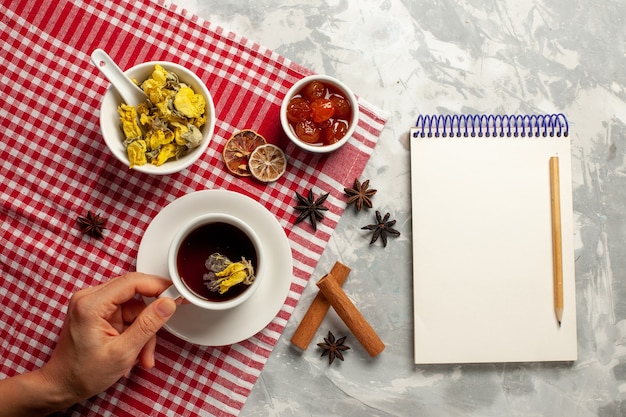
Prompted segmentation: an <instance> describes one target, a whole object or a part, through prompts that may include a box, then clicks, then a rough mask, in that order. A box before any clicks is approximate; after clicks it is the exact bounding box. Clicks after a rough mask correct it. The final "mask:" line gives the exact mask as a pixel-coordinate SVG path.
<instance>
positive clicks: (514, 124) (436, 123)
mask: <svg viewBox="0 0 626 417" xmlns="http://www.w3.org/2000/svg"><path fill="white" fill-rule="evenodd" d="M415 127H416V128H417V130H416V131H415V132H414V134H413V135H414V137H422V138H423V137H429V138H430V137H440V136H441V137H447V136H449V137H476V136H478V137H483V136H485V137H490V136H493V137H497V136H500V137H505V136H506V137H533V136H535V137H540V136H541V137H547V136H550V137H553V136H557V137H560V136H564V137H567V136H568V134H569V124H568V123H567V118H566V117H565V115H563V114H561V113H558V114H533V115H508V114H502V115H499V114H498V115H493V114H489V115H487V114H468V115H465V114H460V115H458V114H455V115H440V114H438V115H420V116H419V117H418V118H417V122H416V123H415Z"/></svg>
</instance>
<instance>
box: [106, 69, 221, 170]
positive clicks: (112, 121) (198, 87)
mask: <svg viewBox="0 0 626 417" xmlns="http://www.w3.org/2000/svg"><path fill="white" fill-rule="evenodd" d="M156 64H159V65H161V66H162V67H163V68H164V69H165V70H167V71H170V72H174V73H176V75H178V78H179V80H180V81H181V82H183V83H185V84H187V85H188V86H189V87H191V88H192V89H193V91H194V92H195V93H196V94H201V95H202V96H203V97H204V100H205V101H206V111H207V112H208V117H207V122H206V123H205V124H204V126H202V128H200V131H201V132H202V135H203V140H202V144H201V145H200V146H198V147H197V148H194V149H191V150H189V151H188V152H187V153H186V154H185V155H184V156H182V157H181V158H179V159H177V160H175V159H172V160H169V161H167V162H165V163H164V164H162V165H160V166H156V165H152V164H150V163H147V164H145V165H141V166H135V167H133V168H132V169H133V170H135V171H139V172H144V173H146V174H153V175H167V174H172V173H175V172H178V171H181V170H183V169H185V168H187V167H189V166H190V165H191V164H193V163H194V162H196V161H197V160H198V158H200V156H202V154H203V153H204V151H205V150H206V149H207V147H208V146H209V143H210V141H211V138H212V136H213V131H214V130H215V105H214V104H213V98H212V97H211V93H210V92H209V90H208V88H207V87H206V85H205V84H204V83H203V82H202V80H200V78H199V77H198V76H197V75H196V74H194V73H193V72H192V71H190V70H188V69H187V68H185V67H183V66H181V65H178V64H175V63H172V62H165V61H150V62H144V63H142V64H139V65H135V66H134V67H131V68H130V69H128V70H126V71H124V73H125V74H126V75H127V76H128V77H129V78H130V79H135V80H137V81H139V82H140V83H141V82H143V81H144V80H146V79H148V78H150V75H151V74H152V71H153V70H154V66H155V65H156ZM120 104H122V98H121V97H120V95H119V94H118V93H117V91H116V90H115V88H114V87H113V86H109V88H108V89H107V91H106V93H105V94H104V96H103V99H102V105H101V107H100V129H101V130H102V136H103V137H104V141H105V143H106V144H107V146H108V147H109V149H110V150H111V152H112V153H113V155H114V156H115V157H116V158H117V159H118V160H119V161H120V162H122V163H123V164H124V165H125V166H126V167H128V166H129V165H130V163H129V161H128V154H127V153H126V148H125V147H124V145H123V141H124V133H123V132H122V128H121V126H120V120H119V114H118V113H117V107H118V106H119V105H120Z"/></svg>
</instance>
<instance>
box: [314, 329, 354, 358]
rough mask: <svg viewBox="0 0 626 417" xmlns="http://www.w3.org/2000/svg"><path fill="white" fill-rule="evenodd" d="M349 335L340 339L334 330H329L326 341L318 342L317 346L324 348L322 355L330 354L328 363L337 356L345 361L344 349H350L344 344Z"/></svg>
mask: <svg viewBox="0 0 626 417" xmlns="http://www.w3.org/2000/svg"><path fill="white" fill-rule="evenodd" d="M347 337H348V336H344V337H342V338H340V339H337V340H335V335H333V334H332V332H328V337H325V338H324V343H318V344H317V346H319V347H321V348H322V349H324V351H323V352H322V357H324V356H326V355H328V364H329V365H330V364H332V363H333V361H334V360H335V358H339V360H341V361H343V353H341V352H343V351H346V350H348V349H350V347H349V346H346V345H344V342H345V341H346V338H347Z"/></svg>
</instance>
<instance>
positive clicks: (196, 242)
mask: <svg viewBox="0 0 626 417" xmlns="http://www.w3.org/2000/svg"><path fill="white" fill-rule="evenodd" d="M212 253H220V254H221V255H223V256H226V257H228V259H229V260H230V261H232V262H239V261H241V257H242V256H244V257H245V258H246V260H248V261H251V262H252V265H253V267H254V276H255V279H254V281H253V282H252V283H251V284H250V285H246V284H238V285H237V286H233V287H231V288H230V289H229V290H227V291H226V292H225V293H224V294H222V295H220V294H219V291H218V292H213V291H210V290H209V289H208V287H207V286H206V284H205V280H204V279H203V275H204V274H205V273H208V272H209V270H208V268H207V267H206V266H205V265H204V262H205V261H206V259H208V258H209V256H210V255H211V254H212ZM264 259H265V256H264V255H263V246H262V245H261V241H260V239H259V237H258V236H257V234H256V233H255V231H254V230H253V229H252V228H251V227H250V226H249V225H248V224H247V223H246V222H244V221H243V220H241V219H239V218H237V217H234V216H231V215H229V214H225V213H210V214H205V215H202V216H199V217H196V218H194V219H192V220H191V221H189V222H188V223H187V224H185V225H184V226H183V227H182V228H181V229H180V230H179V231H178V232H177V233H176V234H175V235H174V238H173V240H172V243H171V244H170V247H169V252H168V260H167V264H168V269H169V274H170V279H171V280H172V283H173V285H172V286H170V287H169V288H168V289H167V290H165V291H164V292H163V293H161V295H160V297H171V298H174V299H177V298H179V297H182V298H184V299H185V300H187V301H189V302H190V303H192V304H194V305H196V306H198V307H201V308H204V309H207V310H226V309H229V308H233V307H236V306H238V305H240V304H241V303H243V302H244V301H246V300H247V299H248V298H250V297H251V296H252V295H253V294H254V292H255V290H256V289H257V288H258V287H259V285H260V284H261V281H262V279H263V271H264V265H263V264H264ZM231 291H232V293H230V294H229V292H231Z"/></svg>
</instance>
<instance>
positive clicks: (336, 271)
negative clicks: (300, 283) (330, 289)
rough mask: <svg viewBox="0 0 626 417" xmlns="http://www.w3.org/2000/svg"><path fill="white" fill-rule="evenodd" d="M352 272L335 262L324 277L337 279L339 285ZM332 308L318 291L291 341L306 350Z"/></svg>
mask: <svg viewBox="0 0 626 417" xmlns="http://www.w3.org/2000/svg"><path fill="white" fill-rule="evenodd" d="M349 273H350V268H348V267H347V266H345V265H344V264H342V263H341V262H335V265H334V266H333V268H332V269H331V270H330V272H329V273H328V274H327V275H325V276H324V277H329V279H332V280H333V281H335V282H336V283H337V284H338V285H339V286H341V285H343V283H344V282H345V280H346V278H347V277H348V274H349ZM329 309H330V303H329V302H328V300H326V297H324V294H322V293H321V292H319V293H317V295H316V296H315V298H314V299H313V302H312V303H311V306H310V307H309V309H308V310H307V312H306V313H305V314H304V317H302V321H301V322H300V325H298V328H297V329H296V331H295V333H294V334H293V336H291V343H293V344H294V345H296V346H297V347H299V348H300V349H302V350H306V348H307V347H309V343H311V340H312V339H313V336H314V335H315V332H317V329H318V328H319V327H320V324H321V323H322V320H324V316H326V313H328V310H329Z"/></svg>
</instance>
